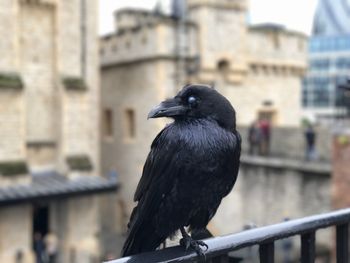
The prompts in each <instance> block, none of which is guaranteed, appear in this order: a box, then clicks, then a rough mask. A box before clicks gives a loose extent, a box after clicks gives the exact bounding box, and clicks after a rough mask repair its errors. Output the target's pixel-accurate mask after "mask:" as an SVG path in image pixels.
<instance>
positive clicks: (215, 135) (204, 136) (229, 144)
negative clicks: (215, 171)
mask: <svg viewBox="0 0 350 263" xmlns="http://www.w3.org/2000/svg"><path fill="white" fill-rule="evenodd" d="M171 138H172V143H175V144H176V145H178V147H179V152H184V151H187V154H192V156H193V157H196V158H204V159H207V158H210V157H212V155H220V154H222V153H224V152H227V151H230V150H231V149H233V148H234V145H233V143H234V139H233V134H232V133H230V132H229V131H226V130H224V129H223V128H221V127H219V126H218V125H216V124H215V123H212V122H210V121H197V122H192V123H181V124H177V125H174V127H173V130H172V134H171Z"/></svg>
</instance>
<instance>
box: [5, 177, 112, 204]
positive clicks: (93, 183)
mask: <svg viewBox="0 0 350 263" xmlns="http://www.w3.org/2000/svg"><path fill="white" fill-rule="evenodd" d="M32 176H33V180H32V183H31V184H29V185H14V186H8V187H0V206H1V205H7V204H13V203H22V202H30V201H34V200H37V199H43V198H52V199H53V198H63V197H67V196H72V195H85V194H93V193H102V192H111V191H115V190H117V188H118V186H119V185H118V182H117V180H116V179H115V178H110V179H106V178H103V177H100V176H80V177H77V178H74V179H69V178H67V177H66V176H63V175H60V174H57V173H56V172H47V173H40V174H33V175H32Z"/></svg>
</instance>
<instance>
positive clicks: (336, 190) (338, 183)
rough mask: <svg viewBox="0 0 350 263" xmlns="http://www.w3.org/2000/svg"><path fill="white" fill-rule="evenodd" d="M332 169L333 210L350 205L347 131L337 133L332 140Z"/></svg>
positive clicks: (349, 139) (348, 133)
mask: <svg viewBox="0 0 350 263" xmlns="http://www.w3.org/2000/svg"><path fill="white" fill-rule="evenodd" d="M332 145H333V149H334V151H333V156H332V164H333V167H334V172H333V177H332V199H333V200H332V201H333V203H332V204H333V207H334V208H335V209H340V208H347V207H349V205H350V195H349V191H350V181H349V178H350V171H349V161H350V132H349V130H348V129H342V130H340V131H337V132H336V134H335V135H334V137H333V140H332Z"/></svg>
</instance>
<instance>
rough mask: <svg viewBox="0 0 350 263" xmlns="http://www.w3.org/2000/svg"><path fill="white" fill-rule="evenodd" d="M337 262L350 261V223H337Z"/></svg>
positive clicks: (346, 262)
mask: <svg viewBox="0 0 350 263" xmlns="http://www.w3.org/2000/svg"><path fill="white" fill-rule="evenodd" d="M336 232H337V263H348V262H349V223H347V224H342V225H337V230H336Z"/></svg>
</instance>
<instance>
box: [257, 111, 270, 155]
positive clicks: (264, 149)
mask: <svg viewBox="0 0 350 263" xmlns="http://www.w3.org/2000/svg"><path fill="white" fill-rule="evenodd" d="M259 126H260V129H261V134H262V139H261V150H260V152H261V154H262V155H268V154H269V153H270V137H271V124H270V121H269V120H268V119H267V118H263V119H261V120H260V122H259Z"/></svg>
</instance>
